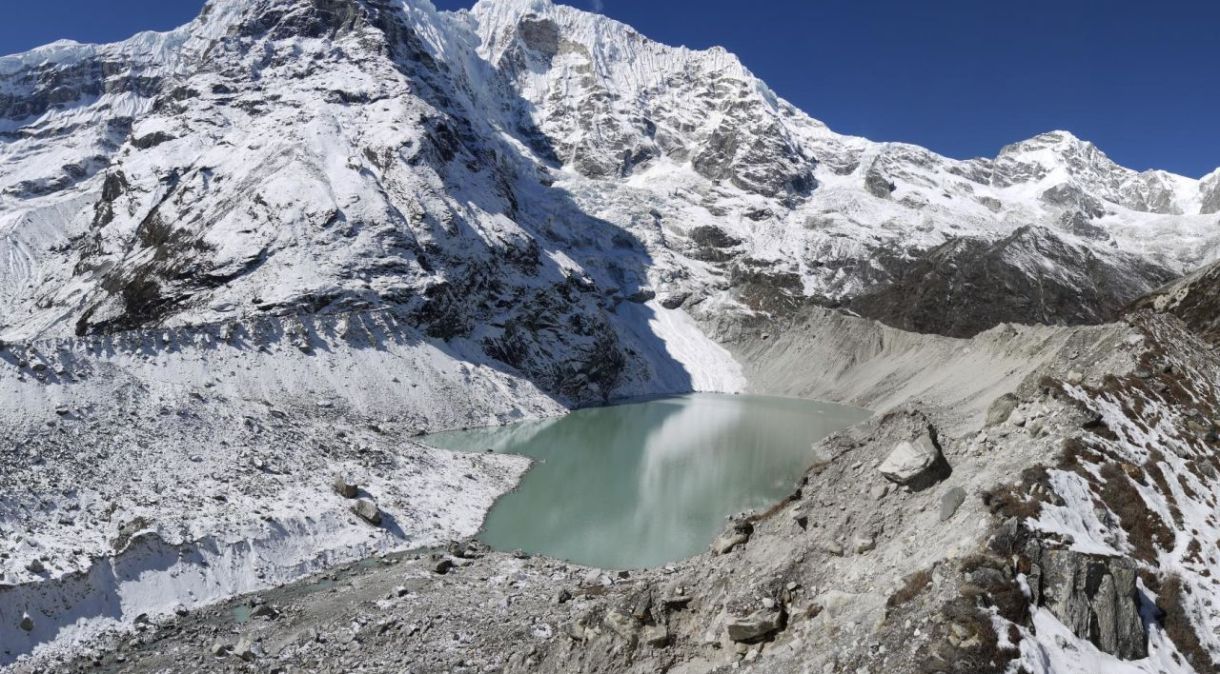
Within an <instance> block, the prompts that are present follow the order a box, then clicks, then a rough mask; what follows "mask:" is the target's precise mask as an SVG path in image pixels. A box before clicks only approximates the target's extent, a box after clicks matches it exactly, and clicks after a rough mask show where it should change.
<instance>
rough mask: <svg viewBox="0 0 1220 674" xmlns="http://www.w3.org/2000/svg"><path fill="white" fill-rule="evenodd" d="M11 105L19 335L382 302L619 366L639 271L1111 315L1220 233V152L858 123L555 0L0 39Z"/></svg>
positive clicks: (711, 282)
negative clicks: (860, 130)
mask: <svg viewBox="0 0 1220 674" xmlns="http://www.w3.org/2000/svg"><path fill="white" fill-rule="evenodd" d="M0 134H2V138H3V142H2V143H0V166H2V167H3V169H2V171H0V336H3V337H4V338H5V339H8V340H21V339H29V338H34V337H46V336H63V335H72V334H76V335H87V334H97V333H109V332H114V331H119V330H125V329H131V328H138V327H149V326H186V325H196V324H202V323H223V322H226V321H232V320H236V319H239V318H242V317H246V316H249V315H252V314H260V313H274V314H283V315H292V314H299V313H336V312H347V311H358V310H365V309H373V308H379V307H385V306H395V307H399V308H405V309H406V310H407V311H408V312H409V314H410V315H411V316H412V319H413V320H414V321H415V322H416V323H417V324H418V325H420V326H422V327H424V328H425V329H426V330H427V331H428V332H429V334H431V335H433V336H436V337H443V338H454V337H464V338H470V339H472V340H474V341H475V342H478V343H482V344H484V345H486V347H487V351H488V353H489V355H491V356H493V357H495V358H497V359H499V360H501V361H503V362H505V363H508V364H509V365H511V366H514V367H525V368H526V369H529V368H531V367H532V368H535V369H537V370H538V374H540V375H541V374H542V371H543V370H547V371H548V372H549V371H550V369H551V368H552V367H553V366H555V363H551V362H546V363H542V362H536V360H537V359H533V358H531V354H537V353H543V352H545V353H548V354H551V353H564V354H568V355H567V356H564V357H563V360H564V362H563V363H562V364H561V365H562V368H563V369H564V371H565V373H566V374H565V375H563V376H564V377H569V378H570V377H573V376H576V375H579V376H581V377H584V378H585V379H588V378H590V375H592V378H593V379H595V380H596V379H599V380H601V381H602V382H603V383H605V384H609V385H611V386H612V385H613V382H614V381H615V378H616V376H617V373H616V372H605V371H602V370H604V367H603V366H604V364H605V363H606V362H607V360H609V362H610V363H611V365H610V366H609V367H610V368H611V369H615V368H617V369H621V368H622V367H624V366H623V365H622V363H620V362H619V360H620V359H619V358H617V357H615V358H610V359H606V358H605V357H604V356H605V355H607V354H613V353H621V352H622V351H624V350H625V349H623V348H620V346H621V345H619V344H618V342H617V340H618V337H619V336H620V335H621V334H622V332H623V328H622V326H621V321H619V320H618V319H617V318H616V316H617V314H618V309H619V307H620V306H621V305H622V304H623V303H624V302H627V303H630V302H631V301H635V302H643V301H646V300H648V299H650V298H651V297H653V296H654V295H658V294H659V295H660V297H659V298H658V299H659V301H660V302H662V303H664V304H665V305H666V306H668V307H671V308H673V307H678V306H685V307H686V308H687V310H688V311H689V312H690V313H692V314H695V315H696V316H703V315H707V314H709V313H717V312H723V311H728V310H743V311H750V310H761V311H768V312H772V313H775V312H782V311H784V310H785V309H787V308H791V307H793V306H796V305H799V304H801V303H803V302H817V303H823V304H829V305H835V306H845V307H848V308H851V309H853V310H855V311H857V312H859V313H862V314H865V315H868V316H871V317H876V318H879V319H881V320H883V321H886V322H889V323H891V324H893V325H896V326H899V327H904V328H909V329H916V330H920V331H926V332H940V333H945V334H951V335H961V334H972V333H974V332H978V331H979V330H982V329H985V328H987V327H990V326H992V325H994V324H996V323H999V322H1003V321H1021V322H1046V323H1059V322H1096V321H1100V320H1104V319H1106V318H1109V317H1112V316H1113V315H1114V313H1115V312H1116V311H1117V310H1118V309H1119V308H1121V307H1122V306H1123V305H1125V304H1126V303H1127V302H1128V301H1130V300H1131V299H1133V298H1135V297H1137V296H1139V295H1141V294H1143V293H1144V292H1146V291H1148V290H1150V289H1152V288H1154V287H1156V286H1159V285H1160V284H1162V283H1163V282H1165V281H1168V280H1169V279H1171V278H1173V277H1175V276H1179V275H1181V274H1183V273H1185V272H1187V271H1189V270H1191V269H1193V268H1195V267H1197V266H1199V265H1200V264H1202V263H1204V262H1207V261H1210V260H1211V259H1212V258H1214V257H1215V255H1216V248H1217V240H1218V239H1217V236H1218V235H1220V226H1218V223H1217V217H1216V216H1215V212H1216V211H1217V210H1220V173H1217V174H1213V175H1212V176H1210V177H1209V178H1206V179H1204V180H1201V181H1200V180H1193V179H1189V178H1185V177H1182V176H1176V175H1172V174H1169V173H1165V172H1163V171H1147V172H1143V173H1140V172H1136V171H1132V170H1129V169H1125V168H1123V167H1121V166H1118V165H1117V164H1115V163H1114V162H1112V161H1111V160H1109V159H1108V158H1107V157H1106V156H1105V155H1104V154H1103V153H1102V152H1101V151H1100V150H1099V149H1097V148H1096V147H1095V146H1093V145H1092V144H1090V143H1087V142H1084V141H1081V140H1079V139H1077V138H1075V137H1074V136H1072V135H1071V134H1069V133H1067V132H1053V133H1048V134H1043V135H1041V136H1038V137H1036V138H1033V139H1030V140H1028V141H1024V142H1021V143H1016V144H1014V145H1011V146H1008V147H1006V148H1004V149H1003V150H1002V151H1001V152H1000V154H999V156H998V157H997V158H995V159H974V160H969V161H958V160H953V159H948V158H945V157H941V156H939V155H936V154H935V153H932V152H930V151H928V150H924V149H922V148H919V147H915V146H911V145H903V144H896V143H875V142H871V141H868V140H865V139H863V138H856V137H850V136H844V135H840V134H837V133H835V132H833V131H831V130H830V129H828V128H827V127H826V126H825V125H824V124H822V123H820V122H818V121H816V120H814V119H812V118H810V117H809V116H808V115H806V114H805V113H803V112H802V111H800V110H797V109H796V108H794V107H793V106H792V105H790V104H789V103H787V102H785V101H784V100H782V99H781V98H779V97H778V96H777V95H776V94H775V93H774V92H772V91H771V90H770V89H769V88H768V87H767V86H766V85H765V84H764V83H763V82H761V81H760V80H759V79H758V78H756V77H754V76H753V75H752V74H751V73H750V72H749V70H747V69H746V68H745V67H744V66H743V65H742V64H741V62H740V61H739V60H738V59H737V58H736V57H734V56H733V55H731V54H729V53H727V52H725V51H724V50H723V49H718V48H713V49H710V50H706V51H694V50H689V49H684V48H673V47H668V46H665V45H661V44H658V43H656V42H653V41H651V40H649V39H647V38H646V37H644V36H641V35H640V34H639V33H637V32H635V31H634V30H632V29H631V28H630V27H628V26H625V25H623V24H621V23H617V22H615V21H612V20H610V19H608V18H605V17H601V16H598V15H595V14H590V13H586V12H582V11H579V10H576V9H574V8H571V7H567V6H563V5H554V4H551V3H550V2H548V1H547V0H483V1H482V2H480V3H478V4H477V5H476V6H475V7H474V8H473V9H472V10H470V11H468V12H458V13H441V12H437V11H435V9H434V8H433V7H432V6H431V5H430V4H429V3H427V2H426V0H408V1H407V2H397V1H392V0H212V2H210V3H209V4H208V5H207V6H206V7H205V9H204V11H203V12H202V14H201V15H200V17H199V18H198V19H196V20H195V21H194V22H192V23H190V24H188V25H186V26H183V27H182V28H180V29H177V30H175V31H171V32H168V33H145V34H141V35H138V36H136V37H135V38H132V39H131V40H129V41H127V42H123V43H119V44H115V45H107V46H89V45H79V44H75V43H70V42H60V43H55V44H52V45H48V46H46V47H42V48H39V49H36V50H33V51H31V52H28V53H25V54H20V55H16V56H10V57H5V58H3V59H0ZM573 354H581V355H573ZM595 362H596V363H598V364H599V365H598V366H597V367H594V366H593V363H595ZM593 370H597V371H593ZM556 376H558V375H556ZM551 383H552V384H553V385H555V386H559V387H561V388H562V383H561V382H559V381H558V380H556V381H553V382H551Z"/></svg>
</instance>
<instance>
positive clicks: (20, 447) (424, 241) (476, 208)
mask: <svg viewBox="0 0 1220 674" xmlns="http://www.w3.org/2000/svg"><path fill="white" fill-rule="evenodd" d="M1218 212H1220V173H1213V174H1211V175H1209V176H1206V177H1204V178H1202V179H1198V180H1196V179H1193V178H1187V177H1184V176H1177V175H1173V174H1169V173H1166V172H1163V171H1144V172H1137V171H1133V170H1130V169H1127V168H1124V167H1121V166H1119V165H1117V164H1115V163H1114V162H1113V161H1111V160H1110V159H1108V158H1107V157H1106V156H1105V154H1104V153H1102V152H1101V150H1099V149H1098V148H1097V147H1095V146H1093V145H1092V144H1090V143H1088V142H1086V141H1083V140H1081V139H1078V138H1076V137H1075V136H1073V135H1072V134H1070V133H1067V132H1063V131H1057V132H1050V133H1046V134H1042V135H1039V136H1037V137H1035V138H1032V139H1029V140H1026V141H1021V142H1017V143H1013V144H1011V145H1009V146H1007V147H1005V148H1003V149H1002V150H1001V151H1000V152H999V153H998V154H997V156H996V157H994V158H979V159H972V160H965V161H963V160H955V159H949V158H946V157H941V156H939V155H936V154H935V153H932V152H930V151H928V150H925V149H923V148H918V147H915V146H910V145H904V144H898V143H875V142H872V141H869V140H867V139H863V138H854V137H848V136H843V135H841V134H837V133H835V132H834V131H833V130H831V129H829V128H827V127H826V126H825V125H823V124H822V123H820V122H818V121H816V120H815V119H812V118H811V117H809V116H808V115H806V114H805V113H804V112H802V111H800V110H797V109H795V108H794V107H793V106H791V105H790V104H788V103H786V102H785V101H783V100H782V99H781V98H780V97H779V96H778V95H776V93H775V92H773V91H771V90H770V89H769V88H768V87H767V86H766V85H765V83H763V82H761V81H760V80H758V79H757V78H756V77H755V76H754V75H753V74H751V73H750V72H749V70H748V69H747V68H746V67H745V66H744V65H743V64H742V63H741V62H740V61H739V60H738V59H736V57H734V56H732V55H731V54H728V53H727V52H725V51H724V50H723V49H710V50H706V51H696V50H690V49H685V48H674V47H669V46H666V45H662V44H659V43H656V42H654V41H651V40H649V39H648V38H646V37H644V36H642V35H640V34H639V33H637V32H636V31H634V30H633V29H631V28H630V27H628V26H625V25H622V24H620V23H617V22H614V21H612V20H610V19H607V18H605V17H600V16H597V15H594V14H590V13H586V12H581V11H578V10H576V9H574V8H571V7H567V6H562V5H554V4H552V3H550V2H547V1H546V0H483V1H481V2H479V3H477V4H476V5H475V6H474V8H473V9H471V10H469V11H464V12H457V13H444V12H438V11H436V10H435V9H434V8H433V7H432V6H431V5H430V4H429V3H428V2H427V1H426V0H406V1H400V0H212V1H211V2H209V3H208V4H207V5H206V6H205V8H204V10H203V11H202V12H201V14H200V16H199V17H198V18H197V19H196V20H194V21H193V22H191V23H190V24H188V25H186V26H183V27H182V28H179V29H176V30H174V31H170V32H167V33H145V34H140V35H137V36H135V37H133V38H132V39H131V40H128V41H125V42H122V43H117V44H113V45H80V44H76V43H71V42H58V43H55V44H52V45H47V46H45V47H42V48H39V49H35V50H33V51H31V52H27V53H25V54H19V55H13V56H7V57H3V58H0V668H5V669H11V670H13V671H18V672H34V671H41V672H47V671H73V670H86V671H105V670H115V671H137V672H149V671H158V672H176V671H209V670H216V671H336V672H338V671H395V672H397V671H404V670H406V671H412V670H414V671H421V672H431V671H453V672H456V671H487V672H491V671H514V672H515V671H543V672H546V671H552V672H567V671H574V670H576V671H606V672H613V671H674V672H696V671H715V670H718V669H727V668H747V669H749V668H753V669H755V670H757V671H760V672H773V671H796V672H801V671H811V672H863V671H868V672H873V673H874V674H876V673H879V672H990V671H994V672H1018V671H1026V672H1030V673H1032V674H1050V673H1052V672H1054V673H1060V672H1094V671H1100V672H1107V673H1109V672H1122V673H1128V672H1149V673H1152V672H1158V673H1162V672H1163V673H1168V674H1179V673H1182V672H1191V671H1194V672H1210V671H1216V669H1217V665H1216V662H1217V661H1220V614H1218V611H1220V609H1218V608H1217V607H1216V606H1214V600H1213V596H1214V595H1215V592H1214V588H1213V586H1214V584H1215V582H1216V580H1215V578H1216V577H1217V573H1220V569H1217V568H1216V566H1217V559H1218V555H1220V522H1217V517H1220V512H1218V511H1217V504H1216V501H1215V494H1216V493H1217V486H1218V485H1217V480H1218V479H1220V478H1218V477H1217V472H1216V471H1217V468H1220V463H1218V461H1217V459H1216V456H1217V455H1216V443H1217V442H1218V439H1217V438H1218V436H1217V429H1216V424H1217V423H1220V410H1217V408H1216V404H1217V401H1216V388H1215V387H1216V383H1217V379H1218V377H1220V366H1218V363H1217V361H1216V358H1217V357H1216V355H1215V353H1214V345H1215V339H1216V335H1217V326H1216V318H1215V316H1216V312H1215V311H1213V309H1214V308H1216V301H1215V298H1216V297H1217V296H1220V294H1218V292H1217V287H1216V278H1217V276H1218V274H1217V271H1216V267H1215V266H1214V264H1215V259H1216V257H1217V251H1218V242H1220V229H1217V225H1218V224H1220V220H1218V218H1220V215H1217V213H1218ZM688 391H714V392H726V393H732V392H739V391H752V392H758V393H764V394H774V395H790V396H802V397H810V398H821V399H826V400H830V401H836V402H843V403H851V404H854V405H859V406H863V407H867V408H869V409H871V410H874V411H875V412H876V416H875V417H874V418H873V420H872V421H870V422H868V423H866V424H864V425H862V426H860V427H858V428H855V429H852V430H851V431H848V432H844V433H842V434H839V435H837V436H834V437H832V438H830V439H828V440H827V441H825V442H823V443H819V444H818V445H817V446H815V447H813V448H812V449H811V455H810V463H811V466H812V467H811V470H810V472H809V473H808V475H807V476H806V478H805V479H804V480H803V482H802V483H801V484H800V485H794V487H793V489H794V492H793V495H792V497H791V498H789V499H788V500H787V501H784V502H783V503H780V504H776V506H775V507H774V508H772V509H770V510H769V511H767V512H754V513H744V514H742V515H741V516H740V517H738V518H736V519H735V520H734V521H732V522H730V523H727V524H726V531H725V534H724V535H723V536H722V537H721V538H720V539H718V540H717V541H716V542H714V543H713V544H712V549H711V550H709V552H708V553H706V554H704V555H701V556H699V557H697V558H695V559H692V560H689V561H686V562H683V563H681V564H675V565H673V566H672V567H667V568H664V569H649V570H638V571H631V572H629V573H626V574H620V573H617V572H612V571H605V570H597V569H584V568H576V567H573V566H571V565H567V564H564V563H562V562H559V561H555V560H547V559H538V558H521V557H519V556H514V555H512V554H507V553H504V552H493V551H489V550H484V549H480V548H479V547H478V546H476V545H473V544H471V543H470V540H471V537H472V536H473V535H474V534H475V533H476V531H477V529H478V527H479V525H480V522H481V521H482V517H483V515H484V513H485V512H486V510H487V509H488V508H489V507H490V505H491V503H492V502H493V501H494V499H495V498H496V497H497V496H499V495H500V494H502V493H504V492H505V491H506V490H508V489H510V488H512V485H513V484H515V482H516V480H517V479H518V478H519V476H520V475H521V474H522V472H523V471H524V470H526V469H527V467H528V466H527V464H526V462H525V460H523V459H518V458H515V457H507V456H489V455H483V454H462V453H454V452H441V451H437V450H432V449H429V448H427V447H425V446H423V445H420V444H418V442H417V438H418V436H419V435H421V434H423V433H427V432H430V431H439V430H445V429H453V428H461V427H471V426H489V425H502V424H507V423H511V422H514V421H518V420H524V419H537V418H542V417H548V416H555V415H560V414H563V413H565V412H566V411H567V410H570V409H573V408H575V407H579V406H583V405H591V404H601V403H605V402H608V401H613V400H620V399H625V398H630V397H633V396H641V395H656V394H666V393H680V392H688ZM337 479H338V481H336V480H337Z"/></svg>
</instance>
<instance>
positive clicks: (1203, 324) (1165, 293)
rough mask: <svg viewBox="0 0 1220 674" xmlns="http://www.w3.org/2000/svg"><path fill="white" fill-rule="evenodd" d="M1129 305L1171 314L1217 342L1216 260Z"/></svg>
mask: <svg viewBox="0 0 1220 674" xmlns="http://www.w3.org/2000/svg"><path fill="white" fill-rule="evenodd" d="M1132 306H1133V308H1148V309H1152V310H1154V311H1159V312H1164V313H1169V314H1173V315H1174V316H1177V317H1178V318H1180V319H1182V321H1183V322H1184V323H1186V325H1188V326H1190V328H1191V330H1193V331H1194V332H1196V333H1197V334H1199V335H1200V336H1202V337H1203V338H1204V339H1207V340H1208V341H1210V342H1212V343H1213V344H1220V263H1214V264H1211V265H1208V266H1206V267H1204V268H1202V269H1200V270H1198V271H1196V272H1194V273H1193V274H1189V275H1187V276H1185V277H1183V278H1181V279H1178V280H1177V281H1174V282H1173V283H1170V284H1168V285H1166V286H1165V287H1163V288H1159V289H1157V290H1156V291H1155V292H1153V293H1150V294H1148V295H1146V296H1144V297H1141V298H1140V299H1139V300H1137V301H1136V302H1134V303H1133V305H1132Z"/></svg>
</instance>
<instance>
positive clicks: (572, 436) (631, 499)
mask: <svg viewBox="0 0 1220 674" xmlns="http://www.w3.org/2000/svg"><path fill="white" fill-rule="evenodd" d="M870 415H871V413H870V412H868V411H867V410H861V409H858V408H853V407H845V406H842V405H833V404H829V403H823V402H816V401H810V400H797V399H791V398H771V397H763V396H747V395H716V394H693V395H685V396H677V397H670V398H660V399H655V400H648V401H644V402H637V403H630V404H622V405H613V406H610V407H600V408H595V409H585V410H578V411H576V412H573V413H571V414H569V415H567V416H564V417H560V418H557V419H549V420H546V421H538V422H527V423H521V424H516V425H513V426H506V427H502V428H489V429H478V430H470V431H454V432H449V433H438V434H435V435H431V436H428V437H427V438H425V439H424V441H425V442H426V443H427V444H429V445H432V446H434V447H439V448H442V449H459V450H466V451H483V450H488V449H490V450H493V451H496V452H507V453H513V454H521V455H525V456H529V457H531V458H533V459H535V461H536V462H535V464H534V466H533V467H532V468H531V469H530V470H529V472H528V473H526V475H525V477H524V478H523V479H522V481H521V484H520V485H519V486H518V488H517V489H516V490H515V491H513V492H511V493H509V494H506V495H505V496H503V497H502V498H501V499H500V500H499V501H497V503H496V505H495V507H494V508H493V509H492V510H491V512H490V513H489V514H488V516H487V520H486V522H484V525H483V531H482V532H481V533H480V535H479V538H480V540H482V541H483V542H484V543H487V544H488V545H490V546H491V547H493V548H496V549H499V550H515V549H521V550H524V551H526V552H530V553H537V554H545V555H548V556H551V557H556V558H559V559H565V560H568V561H570V562H574V563H578V564H586V565H589V566H596V567H602V568H609V569H633V568H642V567H647V566H657V565H661V564H666V563H668V562H673V561H678V560H681V559H685V558H687V557H691V556H693V555H696V554H698V553H699V552H701V551H702V550H704V549H706V547H707V546H708V544H709V543H710V542H711V541H712V539H713V538H715V537H716V535H717V534H719V533H720V531H721V530H722V529H723V527H724V524H725V522H724V520H725V518H726V517H727V516H729V515H732V514H734V513H738V512H741V511H743V510H748V509H752V508H766V507H768V506H770V505H771V504H773V503H775V502H776V501H777V500H779V499H782V498H784V497H785V496H787V495H788V494H790V493H791V492H792V489H793V486H794V485H795V483H796V481H797V480H798V479H799V478H800V477H801V475H803V474H804V472H805V470H806V469H807V468H808V467H809V465H810V463H811V460H812V451H811V445H812V444H813V443H814V442H816V441H818V440H820V439H822V438H824V437H826V436H827V435H829V434H831V433H833V432H835V431H838V430H841V429H843V428H846V427H848V426H852V425H854V424H857V423H860V422H861V421H864V420H865V419H867V418H868V417H869V416H870Z"/></svg>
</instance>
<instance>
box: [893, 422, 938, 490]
mask: <svg viewBox="0 0 1220 674" xmlns="http://www.w3.org/2000/svg"><path fill="white" fill-rule="evenodd" d="M879 470H880V471H881V474H882V475H883V476H884V477H885V479H887V480H889V481H890V482H894V483H895V484H900V485H902V486H905V487H907V488H909V489H911V490H912V491H921V490H923V489H927V488H928V487H931V486H932V485H934V484H936V483H937V482H940V481H941V480H943V479H945V478H946V477H949V474H950V473H951V472H952V469H950V468H949V463H948V462H947V461H945V457H944V455H942V454H941V451H940V447H939V446H938V445H937V444H936V438H935V436H934V431H933V430H932V429H931V428H929V429H928V430H926V431H924V432H923V433H922V434H920V436H919V437H918V438H916V439H914V440H904V441H902V442H900V443H898V445H897V446H896V447H894V450H893V451H892V452H890V454H889V456H887V457H886V458H885V461H883V462H882V463H881V466H880V467H879Z"/></svg>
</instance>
